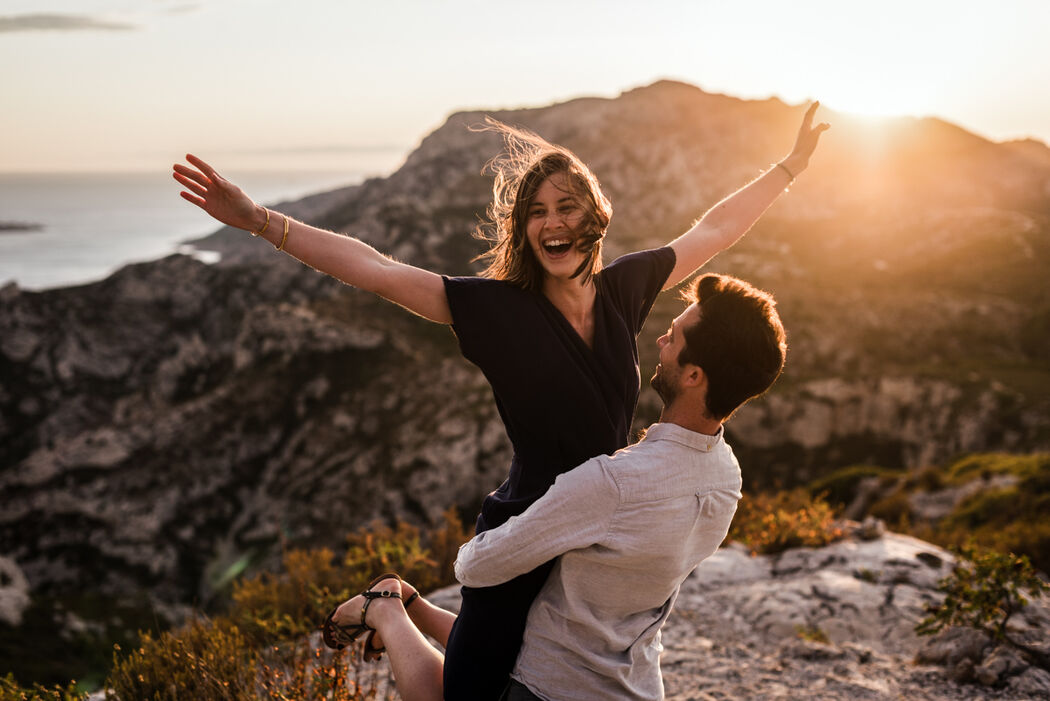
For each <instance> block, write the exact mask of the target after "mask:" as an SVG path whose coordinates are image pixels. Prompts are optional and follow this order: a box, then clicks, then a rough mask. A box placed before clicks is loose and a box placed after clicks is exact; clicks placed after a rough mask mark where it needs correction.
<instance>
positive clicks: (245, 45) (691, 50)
mask: <svg viewBox="0 0 1050 701" xmlns="http://www.w3.org/2000/svg"><path fill="white" fill-rule="evenodd" d="M1048 34H1050V2H1048V1H1046V0H993V1H985V0H979V1H970V2H967V1H966V0H955V1H951V0H948V1H944V2H932V1H929V0H907V1H898V0H871V1H869V2H865V3H860V2H848V1H843V0H796V1H789V0H770V1H759V0H750V1H749V0H736V1H730V0H722V1H717V2H716V1H714V0H697V1H695V2H689V1H688V0H677V1H669V0H648V1H645V2H643V1H642V0H637V1H631V2H627V1H621V0H600V1H596V2H590V1H588V2H574V1H573V0H551V1H548V0H533V1H532V2H518V3H513V4H512V3H509V2H479V1H475V0H445V1H443V2H438V1H436V0H435V1H431V2H424V1H422V0H413V1H408V0H405V1H400V2H399V1H397V0H386V1H383V0H378V1H374V2H360V1H358V0H298V2H290V1H289V0H280V1H278V0H200V1H197V0H0V96H2V97H0V99H2V108H0V171H20V170H36V171H42V170H43V171H47V170H108V169H120V170H153V169H157V168H160V169H166V168H167V167H169V165H170V163H171V162H172V161H173V160H175V159H177V158H179V157H180V156H181V154H183V153H185V152H187V151H193V152H195V153H198V154H199V155H201V156H204V157H206V158H210V159H212V160H213V161H214V162H215V163H216V164H221V166H222V167H225V168H230V169H239V170H245V169H252V168H255V169H271V168H292V169H294V168H301V169H342V168H347V169H351V168H355V167H361V166H362V164H364V165H365V167H368V164H371V163H374V164H375V167H376V168H382V167H392V166H393V165H395V162H394V161H396V159H397V157H399V156H400V155H403V154H404V153H406V152H407V151H408V150H410V149H411V148H412V147H413V146H415V145H416V144H417V143H418V142H419V140H420V139H421V138H422V137H423V136H424V135H425V134H426V133H427V132H429V131H430V130H432V129H433V128H435V127H437V126H439V125H440V124H441V123H442V122H443V121H444V119H445V118H446V117H447V116H448V114H450V113H451V112H453V111H456V110H460V109H473V108H490V109H499V108H506V107H522V106H542V105H546V104H550V103H552V102H555V101H561V100H566V99H569V98H572V97H578V96H585V95H588V96H604V97H614V96H616V95H618V94H619V93H620V92H622V91H624V90H628V89H631V88H634V87H638V86H641V85H646V84H649V83H651V82H653V81H655V80H657V79H660V78H673V79H678V80H683V81H686V82H689V83H693V84H695V85H698V86H699V87H701V88H703V89H704V90H707V91H710V92H721V93H726V94H729V95H734V96H737V97H743V98H766V97H770V96H776V97H779V98H781V99H783V100H785V101H787V102H791V103H798V102H802V101H805V100H807V99H811V98H817V99H820V100H821V101H822V102H823V103H824V104H825V105H827V106H829V107H831V108H834V109H841V110H845V111H854V112H862V113H882V114H886V113H888V114H901V115H914V116H926V115H933V116H938V117H941V118H943V119H946V120H948V121H951V122H954V123H957V124H959V125H961V126H963V127H965V128H967V129H969V130H971V131H974V132H976V133H978V134H980V135H982V136H986V137H989V138H992V139H995V140H1004V139H1012V138H1023V137H1035V138H1038V139H1040V140H1041V141H1044V142H1050V80H1048V76H1050V37H1048ZM392 154H393V155H392Z"/></svg>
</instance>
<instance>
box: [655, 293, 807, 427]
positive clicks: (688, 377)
mask: <svg viewBox="0 0 1050 701" xmlns="http://www.w3.org/2000/svg"><path fill="white" fill-rule="evenodd" d="M685 298H686V299H687V300H688V301H690V302H692V304H690V305H689V307H687V308H686V310H685V311H684V312H682V314H681V315H679V317H678V318H677V319H675V320H674V321H673V322H671V328H670V329H668V331H667V333H666V334H664V335H663V336H661V337H660V339H659V340H658V341H657V343H658V344H659V345H660V364H659V365H658V366H657V368H656V373H655V374H654V375H653V378H652V380H651V382H652V385H653V388H654V389H656V391H657V392H658V393H659V394H660V397H661V398H662V399H663V400H664V405H665V406H666V407H670V406H671V405H672V404H673V403H674V402H675V401H676V400H677V399H679V397H680V396H681V395H682V393H683V392H687V391H689V392H692V393H693V395H692V396H694V397H695V396H702V405H703V414H704V418H706V419H713V420H717V421H719V422H722V421H725V420H726V419H728V418H729V417H730V416H731V415H732V414H733V412H734V411H736V410H737V409H738V408H739V407H740V406H741V405H742V404H744V402H746V401H747V400H749V399H751V398H752V397H757V396H758V395H760V394H762V393H763V392H765V391H766V390H767V389H769V387H770V386H771V385H772V384H773V382H774V381H775V380H776V379H777V376H779V375H780V371H781V370H782V369H783V367H784V357H785V355H786V353H787V342H786V338H785V334H784V326H783V324H781V322H780V316H779V315H778V314H777V309H776V302H775V301H774V300H773V297H772V295H770V294H769V293H767V292H763V291H762V290H759V289H756V288H755V287H752V286H751V285H749V284H748V283H746V282H744V281H743V280H739V279H737V278H734V277H730V276H728V275H713V274H712V275H704V276H702V277H700V278H699V279H697V280H696V282H695V283H694V284H693V285H692V287H691V288H690V289H689V290H688V291H687V292H686V294H685Z"/></svg>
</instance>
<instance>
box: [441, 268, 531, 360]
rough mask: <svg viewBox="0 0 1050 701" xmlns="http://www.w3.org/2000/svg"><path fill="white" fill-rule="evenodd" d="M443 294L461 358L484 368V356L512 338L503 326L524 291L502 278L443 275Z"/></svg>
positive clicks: (492, 352)
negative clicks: (450, 314)
mask: <svg viewBox="0 0 1050 701" xmlns="http://www.w3.org/2000/svg"><path fill="white" fill-rule="evenodd" d="M442 280H444V283H445V295H446V297H447V298H448V306H449V309H450V310H451V311H452V330H453V332H454V333H455V334H456V338H457V339H458V340H459V348H460V351H461V352H462V353H463V357H464V358H466V359H467V360H469V361H471V362H472V363H474V364H475V365H478V366H481V367H482V369H484V366H483V363H484V362H485V361H486V359H489V358H492V357H494V355H498V354H499V353H500V351H501V349H500V348H499V347H498V345H499V344H500V343H503V342H505V339H507V338H511V337H512V336H511V335H510V334H509V331H510V329H508V328H505V327H506V326H507V325H508V323H510V321H511V320H513V319H514V318H515V310H516V309H517V308H518V305H520V304H521V296H522V295H523V294H526V293H525V292H524V291H523V290H519V289H517V288H515V287H512V286H511V285H509V284H507V283H505V282H503V281H501V280H492V279H489V278H482V277H445V276H442Z"/></svg>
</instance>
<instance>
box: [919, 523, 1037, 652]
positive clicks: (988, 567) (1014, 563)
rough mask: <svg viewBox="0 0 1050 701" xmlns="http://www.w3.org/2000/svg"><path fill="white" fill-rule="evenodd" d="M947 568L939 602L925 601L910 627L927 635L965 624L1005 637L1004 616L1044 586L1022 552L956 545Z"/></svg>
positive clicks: (1012, 612) (1006, 620) (1019, 608)
mask: <svg viewBox="0 0 1050 701" xmlns="http://www.w3.org/2000/svg"><path fill="white" fill-rule="evenodd" d="M955 550H956V553H957V555H958V557H959V560H958V562H957V563H956V565H955V567H954V568H953V569H952V573H951V574H950V575H948V576H947V577H945V578H944V579H942V580H941V582H940V584H939V585H938V587H937V588H938V591H940V592H942V593H943V594H944V601H943V602H942V603H940V604H938V605H933V606H927V613H928V614H929V615H928V616H927V617H926V618H924V619H923V620H922V621H920V622H919V624H918V625H917V626H916V627H915V631H916V632H917V633H919V634H920V635H931V634H933V633H936V632H937V631H939V630H941V629H942V628H945V627H947V626H967V627H970V628H976V629H978V630H981V631H984V632H986V633H988V634H989V635H991V636H992V637H994V638H995V639H996V640H1007V639H1008V638H1007V635H1006V625H1007V623H1008V622H1009V620H1010V618H1011V617H1012V616H1013V615H1014V614H1015V613H1017V612H1018V611H1020V610H1021V609H1022V608H1024V607H1025V606H1026V605H1027V604H1028V599H1027V596H1040V595H1042V594H1043V593H1045V592H1047V591H1050V587H1048V586H1047V584H1046V583H1045V582H1043V580H1042V579H1040V578H1039V575H1038V573H1037V572H1036V570H1035V568H1033V567H1032V564H1031V562H1029V560H1028V558H1027V557H1025V556H1024V555H1020V556H1018V555H1014V554H1013V553H1002V552H997V551H995V550H989V549H986V548H979V547H978V546H976V545H974V544H973V543H968V544H966V545H963V546H961V547H959V548H956V549H955Z"/></svg>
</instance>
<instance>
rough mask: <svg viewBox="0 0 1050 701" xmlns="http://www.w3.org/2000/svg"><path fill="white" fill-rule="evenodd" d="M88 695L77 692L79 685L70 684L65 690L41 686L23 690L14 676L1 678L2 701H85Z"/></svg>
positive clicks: (35, 685) (0, 696)
mask: <svg viewBox="0 0 1050 701" xmlns="http://www.w3.org/2000/svg"><path fill="white" fill-rule="evenodd" d="M86 698H87V694H85V693H83V692H81V691H78V690H77V683H76V682H75V681H72V682H70V683H69V684H68V685H67V686H66V687H65V688H63V687H61V686H57V685H56V686H53V687H51V688H47V687H44V686H41V685H40V684H34V685H33V686H32V687H28V688H23V687H21V686H19V685H18V682H17V681H15V675H14V674H10V673H9V674H8V675H7V676H6V677H3V678H0V701H84V699H86Z"/></svg>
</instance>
